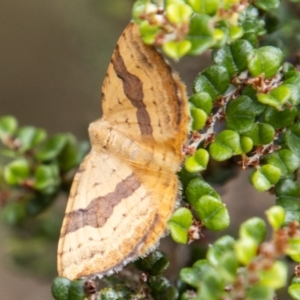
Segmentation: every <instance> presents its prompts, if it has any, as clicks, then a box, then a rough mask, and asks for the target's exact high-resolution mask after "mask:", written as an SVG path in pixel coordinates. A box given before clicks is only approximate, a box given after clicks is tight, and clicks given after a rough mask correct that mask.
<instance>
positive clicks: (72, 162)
mask: <svg viewBox="0 0 300 300" xmlns="http://www.w3.org/2000/svg"><path fill="white" fill-rule="evenodd" d="M65 138H66V141H65V145H64V147H63V148H62V149H61V152H60V153H59V155H58V163H59V168H60V170H61V171H63V172H68V171H69V170H71V169H72V168H73V167H75V166H77V165H78V164H79V163H80V162H81V160H82V152H86V150H84V151H82V150H81V149H80V146H81V145H79V144H78V142H77V140H76V138H75V137H74V136H73V135H72V134H65ZM84 155H85V153H84Z"/></svg>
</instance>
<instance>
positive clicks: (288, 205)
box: [276, 196, 300, 224]
mask: <svg viewBox="0 0 300 300" xmlns="http://www.w3.org/2000/svg"><path fill="white" fill-rule="evenodd" d="M276 204H277V205H280V206H282V207H283V208H284V210H285V224H289V223H291V222H293V221H298V222H300V204H299V202H298V198H294V199H293V198H291V197H287V196H280V197H278V198H277V199H276Z"/></svg>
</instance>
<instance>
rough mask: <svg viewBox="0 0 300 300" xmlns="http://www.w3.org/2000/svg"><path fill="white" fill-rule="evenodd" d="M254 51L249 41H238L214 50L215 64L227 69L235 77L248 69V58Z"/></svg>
mask: <svg viewBox="0 0 300 300" xmlns="http://www.w3.org/2000/svg"><path fill="white" fill-rule="evenodd" d="M252 51H253V46H252V45H251V44H250V43H249V42H248V41H246V40H237V41H234V42H233V43H231V44H230V45H229V46H225V47H223V48H221V49H217V50H214V51H213V53H212V59H213V61H214V63H215V64H218V65H221V66H223V67H225V68H226V69H227V71H228V73H229V74H230V75H235V74H238V73H240V72H242V71H244V70H246V69H247V57H248V55H249V54H251V53H252Z"/></svg>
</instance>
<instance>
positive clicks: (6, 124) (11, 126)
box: [0, 116, 18, 140]
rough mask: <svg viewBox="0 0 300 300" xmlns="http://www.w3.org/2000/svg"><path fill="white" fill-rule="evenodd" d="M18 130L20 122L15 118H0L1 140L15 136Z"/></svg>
mask: <svg viewBox="0 0 300 300" xmlns="http://www.w3.org/2000/svg"><path fill="white" fill-rule="evenodd" d="M17 128H18V121H17V119H16V118H15V117H13V116H4V117H1V118H0V139H1V140H3V139H5V137H6V136H11V135H13V134H14V133H15V132H16V130H17Z"/></svg>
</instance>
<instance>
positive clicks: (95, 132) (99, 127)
mask: <svg viewBox="0 0 300 300" xmlns="http://www.w3.org/2000/svg"><path fill="white" fill-rule="evenodd" d="M111 131H112V127H111V125H110V123H109V122H106V121H104V120H102V119H98V120H96V121H94V122H92V123H91V124H90V126H89V135H90V141H91V144H92V148H93V149H95V150H99V151H101V150H102V149H103V148H104V150H105V149H106V146H107V143H108V141H109V139H110V134H111Z"/></svg>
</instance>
